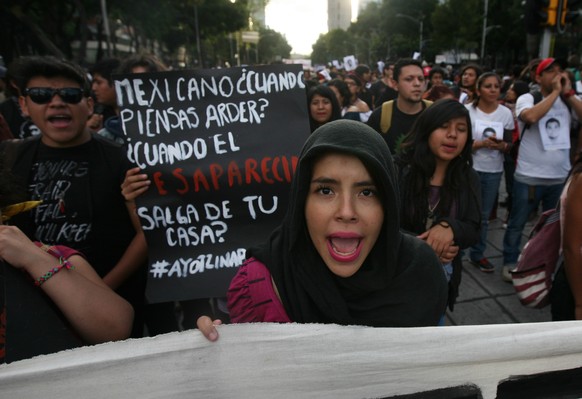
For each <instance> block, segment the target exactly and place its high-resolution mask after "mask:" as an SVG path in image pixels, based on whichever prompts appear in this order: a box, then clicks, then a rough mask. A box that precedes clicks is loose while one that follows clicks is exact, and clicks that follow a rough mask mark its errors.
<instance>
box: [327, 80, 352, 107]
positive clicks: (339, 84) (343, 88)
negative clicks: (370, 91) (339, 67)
mask: <svg viewBox="0 0 582 399" xmlns="http://www.w3.org/2000/svg"><path fill="white" fill-rule="evenodd" d="M327 85H328V86H333V87H335V88H336V89H338V91H339V92H340V94H341V96H342V97H343V98H344V102H343V104H340V107H347V106H349V105H350V101H351V100H350V97H351V96H352V94H351V93H350V89H349V88H348V85H347V84H346V82H344V81H343V80H341V79H332V80H330V81H329V82H327Z"/></svg>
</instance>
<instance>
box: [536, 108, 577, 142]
mask: <svg viewBox="0 0 582 399" xmlns="http://www.w3.org/2000/svg"><path fill="white" fill-rule="evenodd" d="M569 120H570V119H569V118H568V115H567V111H560V110H558V111H553V110H551V111H550V112H548V113H547V114H545V115H544V116H543V117H542V118H541V119H540V120H539V122H538V126H539V128H540V135H541V138H542V145H543V146H544V150H546V151H551V150H567V149H569V148H570V125H569V124H568V121H569Z"/></svg>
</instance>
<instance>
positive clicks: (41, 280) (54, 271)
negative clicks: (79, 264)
mask: <svg viewBox="0 0 582 399" xmlns="http://www.w3.org/2000/svg"><path fill="white" fill-rule="evenodd" d="M63 267H64V268H65V269H67V270H75V266H73V265H71V263H70V262H69V261H68V260H67V259H65V258H63V257H62V256H61V257H60V258H59V265H58V266H55V267H53V268H52V269H50V270H49V271H48V272H46V273H45V274H43V275H42V276H40V277H39V278H37V279H36V280H34V285H36V286H37V287H40V286H41V285H43V284H44V283H45V282H46V281H47V280H48V279H49V278H51V277H52V276H54V275H55V274H57V273H58V272H60V271H61V269H62V268H63Z"/></svg>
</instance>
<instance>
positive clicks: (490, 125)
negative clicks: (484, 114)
mask: <svg viewBox="0 0 582 399" xmlns="http://www.w3.org/2000/svg"><path fill="white" fill-rule="evenodd" d="M473 137H474V138H475V139H476V140H487V139H488V138H493V139H495V140H503V123H501V122H496V121H483V120H479V119H478V120H476V121H475V131H474V132H473ZM481 152H482V154H484V155H485V154H486V155H487V156H490V157H493V156H498V155H499V154H500V152H499V151H497V150H491V149H488V148H483V149H482V150H481Z"/></svg>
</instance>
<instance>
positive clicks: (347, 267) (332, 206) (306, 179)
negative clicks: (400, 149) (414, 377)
mask: <svg viewBox="0 0 582 399" xmlns="http://www.w3.org/2000/svg"><path fill="white" fill-rule="evenodd" d="M289 204H290V205H289V207H288V209H287V213H286V215H285V217H284V219H283V222H282V223H281V225H280V226H279V227H278V228H277V229H275V230H274V231H273V233H272V234H271V236H270V237H269V239H268V240H267V241H266V242H264V243H262V244H260V245H257V246H256V247H253V248H250V249H248V250H247V260H246V261H245V263H244V264H243V265H242V266H241V267H240V269H239V271H238V273H237V275H236V276H235V277H234V279H233V280H232V282H231V284H230V287H229V290H228V293H227V298H228V308H229V312H230V318H231V321H232V322H235V323H242V322H298V323H336V324H342V325H350V324H351V325H353V324H357V325H365V326H374V327H412V326H430V325H436V324H437V323H438V321H439V319H440V317H441V316H442V314H443V312H444V309H445V305H446V301H447V284H446V279H445V275H444V273H443V271H442V267H441V266H440V263H439V261H438V258H437V257H436V255H435V254H434V251H432V249H431V248H430V246H428V245H427V244H426V243H424V242H422V240H419V239H418V238H416V237H413V236H411V235H408V234H405V233H403V232H402V231H401V230H400V217H399V215H398V212H397V210H398V208H399V191H398V181H397V173H396V169H395V167H394V164H393V162H392V156H391V154H390V150H389V149H388V146H387V144H386V143H385V141H384V140H383V139H382V137H381V136H380V135H379V134H378V133H376V132H375V131H374V130H373V129H372V128H370V127H368V126H366V125H365V124H363V123H360V122H355V121H349V120H338V121H334V122H329V123H327V124H325V125H324V126H322V127H320V128H319V129H317V130H316V131H315V132H313V134H312V135H311V136H310V137H309V138H308V140H307V141H306V143H305V145H304V147H303V150H302V152H301V155H300V159H299V164H298V166H297V170H296V174H295V176H294V178H293V182H292V184H291V193H290V202H289ZM216 324H220V321H214V322H213V321H212V320H211V319H210V318H209V317H207V316H203V317H201V318H200V319H199V320H198V327H199V329H200V330H201V331H202V332H203V333H204V335H205V336H206V337H208V338H209V339H210V340H216V339H217V338H218V333H217V330H216V328H215V325H216Z"/></svg>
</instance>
